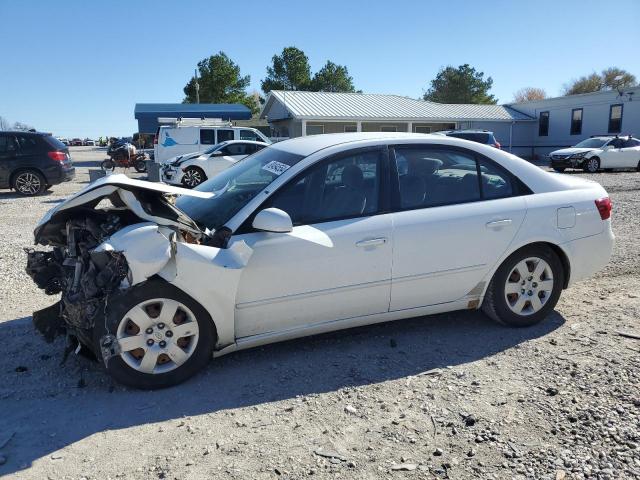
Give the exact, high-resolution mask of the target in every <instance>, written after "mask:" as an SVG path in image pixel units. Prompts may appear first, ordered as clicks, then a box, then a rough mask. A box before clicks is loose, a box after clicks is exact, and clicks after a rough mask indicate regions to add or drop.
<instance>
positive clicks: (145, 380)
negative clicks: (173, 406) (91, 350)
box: [94, 279, 215, 389]
mask: <svg viewBox="0 0 640 480" xmlns="http://www.w3.org/2000/svg"><path fill="white" fill-rule="evenodd" d="M109 305H110V306H111V307H110V310H109V311H108V313H107V321H106V327H107V329H108V332H107V331H105V330H104V327H102V328H101V327H100V326H98V324H96V332H95V333H94V338H95V341H96V342H97V347H98V351H100V341H101V339H104V335H105V334H107V333H109V334H110V335H113V336H115V337H116V339H117V342H118V346H119V348H116V349H115V354H114V355H113V356H111V357H110V358H109V359H108V361H107V362H106V364H107V371H108V372H109V374H110V375H111V376H112V377H113V378H114V379H115V380H117V381H118V382H120V383H122V384H124V385H128V386H130V387H135V388H142V389H154V388H164V387H169V386H172V385H176V384H178V383H181V382H183V381H185V380H187V379H188V378H189V377H191V376H192V375H194V374H195V373H197V372H198V371H199V370H201V369H202V368H204V367H205V366H206V365H207V363H208V362H209V360H210V359H211V357H212V353H213V346H214V344H215V332H214V327H213V323H212V321H211V317H210V316H209V314H208V313H207V311H206V310H205V309H204V308H203V307H202V306H201V305H200V304H199V303H197V302H196V301H195V300H193V299H192V298H191V297H189V296H188V295H187V294H186V293H184V292H183V291H182V290H180V289H178V288H176V287H174V286H173V285H170V284H168V283H167V282H165V281H164V280H159V279H152V280H149V281H147V282H145V283H143V284H141V285H139V286H135V287H133V288H131V289H130V290H128V291H127V292H126V293H124V294H123V295H122V297H121V298H119V299H118V300H117V301H114V300H111V301H110V302H109ZM98 323H99V322H98Z"/></svg>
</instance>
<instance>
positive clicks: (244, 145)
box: [160, 140, 269, 188]
mask: <svg viewBox="0 0 640 480" xmlns="http://www.w3.org/2000/svg"><path fill="white" fill-rule="evenodd" d="M267 146H269V144H267V143H264V142H252V141H248V140H247V141H245V140H229V141H228V142H222V143H219V144H218V145H215V146H213V147H211V148H210V149H208V150H205V151H204V152H202V153H200V152H195V153H190V154H187V155H178V156H177V157H174V158H172V159H169V161H168V162H167V163H165V164H163V166H162V167H161V171H160V175H161V177H160V178H161V180H162V181H163V182H165V183H170V184H173V185H181V186H185V187H187V188H193V187H197V186H198V185H200V184H201V183H202V182H204V181H206V180H207V179H209V178H212V177H214V176H215V175H217V174H218V173H220V172H221V171H223V170H225V169H227V168H229V167H230V166H231V165H233V164H234V163H236V162H237V161H239V160H242V159H243V158H245V157H247V156H248V155H251V154H253V153H255V152H258V151H260V150H262V149H263V148H264V147H267Z"/></svg>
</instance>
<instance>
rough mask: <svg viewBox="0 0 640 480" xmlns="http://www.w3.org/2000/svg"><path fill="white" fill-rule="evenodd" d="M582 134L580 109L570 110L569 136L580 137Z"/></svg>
mask: <svg viewBox="0 0 640 480" xmlns="http://www.w3.org/2000/svg"><path fill="white" fill-rule="evenodd" d="M581 133H582V109H581V108H574V109H573V110H571V135H580V134H581Z"/></svg>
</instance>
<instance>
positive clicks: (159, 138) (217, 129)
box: [153, 119, 271, 164]
mask: <svg viewBox="0 0 640 480" xmlns="http://www.w3.org/2000/svg"><path fill="white" fill-rule="evenodd" d="M159 120H160V123H163V120H165V119H159ZM227 140H252V141H256V142H265V143H269V144H270V143H271V140H269V139H268V138H267V137H266V136H265V135H264V134H263V133H262V132H260V131H259V130H256V129H255V128H248V127H233V126H231V123H222V122H215V121H209V120H200V119H184V120H175V122H173V123H169V124H168V125H160V127H158V130H157V132H156V136H155V139H154V141H153V153H154V159H155V161H156V163H160V164H162V163H165V162H166V161H167V160H168V159H170V158H172V157H175V156H177V155H185V154H187V153H195V152H204V151H205V150H207V149H209V148H211V146H213V145H217V144H218V143H220V142H226V141H227Z"/></svg>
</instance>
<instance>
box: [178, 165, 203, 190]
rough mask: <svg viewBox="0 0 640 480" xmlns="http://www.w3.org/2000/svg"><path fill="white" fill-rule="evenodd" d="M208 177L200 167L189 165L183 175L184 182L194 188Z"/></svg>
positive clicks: (188, 186) (186, 185)
mask: <svg viewBox="0 0 640 480" xmlns="http://www.w3.org/2000/svg"><path fill="white" fill-rule="evenodd" d="M206 179H207V176H206V175H205V173H204V171H203V170H202V169H201V168H200V167H187V169H186V170H185V171H184V174H183V175H182V184H183V185H184V186H185V187H187V188H194V187H197V186H198V185H200V184H201V183H202V182H204V181H205V180H206Z"/></svg>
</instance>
